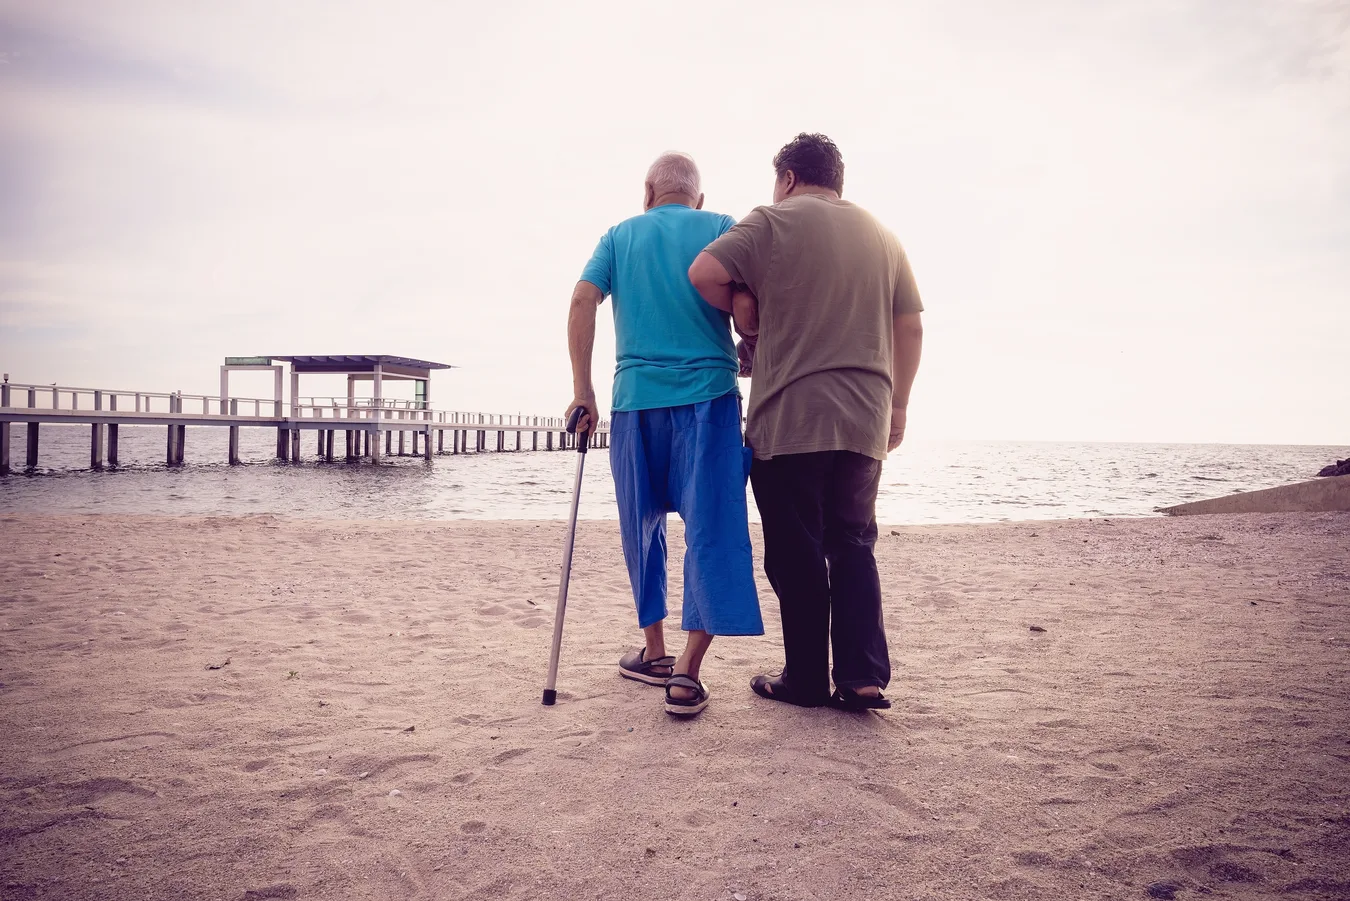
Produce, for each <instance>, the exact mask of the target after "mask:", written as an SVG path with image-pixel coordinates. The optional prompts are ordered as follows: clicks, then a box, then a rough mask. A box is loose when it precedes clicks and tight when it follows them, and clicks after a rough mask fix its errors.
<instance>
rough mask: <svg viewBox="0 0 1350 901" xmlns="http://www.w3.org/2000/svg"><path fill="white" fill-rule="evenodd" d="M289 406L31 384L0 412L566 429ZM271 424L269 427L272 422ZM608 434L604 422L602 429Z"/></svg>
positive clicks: (559, 422)
mask: <svg viewBox="0 0 1350 901" xmlns="http://www.w3.org/2000/svg"><path fill="white" fill-rule="evenodd" d="M299 401H300V402H299V403H294V404H287V403H285V402H280V401H277V400H276V399H275V398H270V397H268V398H263V397H224V398H222V397H218V396H215V395H210V394H184V393H183V392H181V391H173V392H168V393H164V392H158V391H124V390H118V389H109V388H78V387H74V386H70V385H30V384H24V383H18V382H9V383H7V384H5V385H4V386H3V387H2V388H0V409H8V410H15V409H21V410H40V411H49V412H53V413H60V412H69V413H141V414H160V415H163V416H169V415H183V416H203V417H207V416H227V417H231V418H234V417H247V416H253V417H256V418H259V419H267V420H275V419H288V418H290V419H293V418H298V419H329V420H344V419H357V420H367V421H369V420H378V421H381V422H388V423H395V422H406V423H408V425H409V427H416V426H415V424H422V423H434V424H436V425H446V426H450V425H458V426H474V427H477V428H480V429H482V428H485V429H488V430H489V431H494V430H497V429H505V430H507V431H516V430H521V431H535V430H539V431H543V430H548V429H560V428H564V427H565V426H566V421H565V420H564V419H563V417H561V416H526V415H525V414H523V413H505V414H498V413H478V412H469V411H463V410H437V409H435V408H433V407H428V406H426V405H425V404H424V403H423V402H422V401H417V400H408V399H404V398H390V397H385V398H380V399H379V400H376V399H375V398H373V397H357V398H346V397H302V398H300V399H299ZM269 424H270V423H269ZM598 431H600V432H607V431H609V421H608V420H604V421H602V422H601V423H600V427H599V429H598Z"/></svg>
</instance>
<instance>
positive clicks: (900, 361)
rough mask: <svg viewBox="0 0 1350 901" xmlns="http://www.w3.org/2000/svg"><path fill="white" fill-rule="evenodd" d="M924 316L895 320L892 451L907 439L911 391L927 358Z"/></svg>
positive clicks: (889, 444) (909, 315)
mask: <svg viewBox="0 0 1350 901" xmlns="http://www.w3.org/2000/svg"><path fill="white" fill-rule="evenodd" d="M922 316H923V314H922V313H901V314H900V315H899V316H896V317H895V325H894V328H895V363H894V369H893V370H892V380H893V382H894V386H895V387H894V390H893V393H892V395H891V435H890V441H889V442H888V443H887V449H888V450H895V449H896V448H897V447H899V446H900V442H901V441H903V440H904V438H905V420H906V418H907V411H908V410H909V391H910V389H911V388H913V387H914V376H915V375H916V374H917V373H918V371H919V358H920V357H921V356H922V355H923V319H922Z"/></svg>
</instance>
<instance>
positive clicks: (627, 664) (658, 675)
mask: <svg viewBox="0 0 1350 901" xmlns="http://www.w3.org/2000/svg"><path fill="white" fill-rule="evenodd" d="M674 672H675V658H674V657H657V658H656V659H655V660H648V659H647V649H646V648H639V649H638V650H636V651H629V652H628V653H627V654H624V655H623V659H621V660H620V661H619V675H620V676H623V677H624V678H625V679H632V680H633V681H634V682H644V683H646V684H647V685H665V684H666V682H667V680H669V679H670V677H671V675H672V674H673V673H674Z"/></svg>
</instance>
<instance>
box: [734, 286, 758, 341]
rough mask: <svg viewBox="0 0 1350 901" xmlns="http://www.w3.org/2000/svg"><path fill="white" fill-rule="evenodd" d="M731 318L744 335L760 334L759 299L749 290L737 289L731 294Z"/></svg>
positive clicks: (738, 330)
mask: <svg viewBox="0 0 1350 901" xmlns="http://www.w3.org/2000/svg"><path fill="white" fill-rule="evenodd" d="M731 318H732V319H733V320H734V321H735V323H736V331H737V332H739V333H740V334H741V335H742V336H743V337H746V338H755V337H758V336H759V301H758V300H757V299H756V298H755V295H753V294H751V293H750V292H749V291H740V290H735V291H733V292H732V295H731Z"/></svg>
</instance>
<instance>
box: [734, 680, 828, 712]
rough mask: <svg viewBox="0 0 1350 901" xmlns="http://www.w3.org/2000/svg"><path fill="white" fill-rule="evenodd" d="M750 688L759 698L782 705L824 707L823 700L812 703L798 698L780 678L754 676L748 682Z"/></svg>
mask: <svg viewBox="0 0 1350 901" xmlns="http://www.w3.org/2000/svg"><path fill="white" fill-rule="evenodd" d="M750 688H751V689H752V690H753V691H754V692H755V694H757V695H759V696H760V697H761V698H768V699H769V700H770V701H782V702H783V703H784V704H793V705H795V706H797V707H824V706H825V703H826V702H825V701H824V699H822V700H819V701H812V700H809V699H807V698H802V697H798V696H797V695H796V693H794V692H793V690H792V689H791V688H789V687H788V684H787V683H786V682H784V681H783V677H782V676H763V675H761V676H756V677H755V678H753V679H751V680H750Z"/></svg>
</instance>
